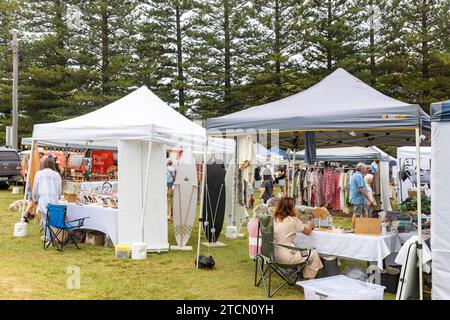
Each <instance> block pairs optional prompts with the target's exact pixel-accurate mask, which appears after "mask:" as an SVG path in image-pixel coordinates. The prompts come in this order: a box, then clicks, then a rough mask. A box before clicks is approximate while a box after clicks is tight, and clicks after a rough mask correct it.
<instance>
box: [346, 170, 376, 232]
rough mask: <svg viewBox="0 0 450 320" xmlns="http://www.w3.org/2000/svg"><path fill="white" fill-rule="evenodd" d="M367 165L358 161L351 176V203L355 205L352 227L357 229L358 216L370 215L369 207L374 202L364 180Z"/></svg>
mask: <svg viewBox="0 0 450 320" xmlns="http://www.w3.org/2000/svg"><path fill="white" fill-rule="evenodd" d="M365 173H366V165H365V164H364V163H361V162H360V163H358V164H357V165H356V172H355V173H354V174H353V175H352V177H351V178H350V203H351V204H352V205H353V216H352V228H353V229H355V221H356V217H361V216H364V217H365V218H367V217H368V215H369V214H368V207H370V206H371V205H372V204H373V200H372V199H371V198H370V196H369V193H368V190H367V185H366V183H365V182H364V175H365Z"/></svg>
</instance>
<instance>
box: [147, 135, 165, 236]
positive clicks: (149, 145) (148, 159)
mask: <svg viewBox="0 0 450 320" xmlns="http://www.w3.org/2000/svg"><path fill="white" fill-rule="evenodd" d="M147 143H148V151H147V166H146V170H145V179H144V181H145V184H144V199H143V202H142V220H141V241H142V242H144V224H145V206H146V205H147V188H148V175H149V174H150V157H151V154H152V142H150V141H148V142H147ZM166 194H167V192H166Z"/></svg>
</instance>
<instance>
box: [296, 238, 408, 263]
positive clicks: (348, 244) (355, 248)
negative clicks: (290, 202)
mask: <svg viewBox="0 0 450 320" xmlns="http://www.w3.org/2000/svg"><path fill="white" fill-rule="evenodd" d="M294 244H295V246H296V247H298V248H315V249H316V250H317V252H318V253H319V254H320V255H332V256H338V257H341V258H348V259H356V260H363V261H369V262H377V265H378V267H379V268H380V269H383V259H384V258H385V257H387V256H388V255H390V254H391V253H392V252H398V251H399V250H400V248H401V244H400V241H399V239H398V236H397V234H395V233H392V234H387V235H383V236H366V235H356V234H352V233H344V234H342V233H331V232H325V231H313V232H312V233H311V234H310V235H309V236H306V235H304V234H302V233H297V236H296V238H295V241H294Z"/></svg>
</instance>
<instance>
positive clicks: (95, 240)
mask: <svg viewBox="0 0 450 320" xmlns="http://www.w3.org/2000/svg"><path fill="white" fill-rule="evenodd" d="M84 243H86V244H90V245H91V246H103V245H104V244H105V235H104V234H103V233H99V232H86V239H85V240H84Z"/></svg>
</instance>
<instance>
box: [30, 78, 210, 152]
mask: <svg viewBox="0 0 450 320" xmlns="http://www.w3.org/2000/svg"><path fill="white" fill-rule="evenodd" d="M32 139H33V140H38V141H39V142H41V143H43V144H53V145H55V144H61V145H65V144H69V145H80V146H89V148H111V147H116V148H117V143H118V141H119V140H141V141H142V140H144V141H155V142H159V143H163V144H166V145H169V146H189V147H192V148H200V149H201V148H203V145H204V140H205V130H204V128H202V127H201V126H199V125H197V124H195V123H193V122H192V121H190V120H189V119H187V118H186V117H184V116H183V115H181V114H180V113H178V112H177V111H176V110H174V109H173V108H172V107H170V106H168V105H167V104H166V103H165V102H164V101H162V100H161V99H160V98H158V97H157V96H156V95H155V94H154V93H153V92H151V91H150V90H149V89H148V88H147V87H145V86H142V87H140V88H139V89H137V90H135V91H133V92H131V93H130V94H128V95H126V96H125V97H123V98H121V99H119V100H117V101H115V102H113V103H111V104H108V105H106V106H105V107H103V108H100V109H98V110H96V111H93V112H91V113H88V114H85V115H82V116H79V117H76V118H73V119H69V120H64V121H59V122H53V123H45V124H37V125H35V126H34V130H33V138H32Z"/></svg>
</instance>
